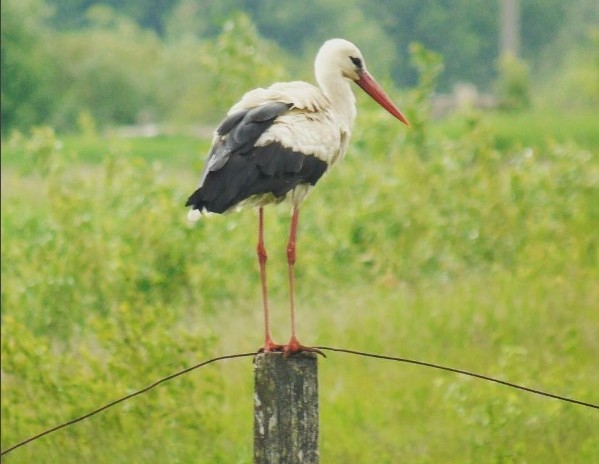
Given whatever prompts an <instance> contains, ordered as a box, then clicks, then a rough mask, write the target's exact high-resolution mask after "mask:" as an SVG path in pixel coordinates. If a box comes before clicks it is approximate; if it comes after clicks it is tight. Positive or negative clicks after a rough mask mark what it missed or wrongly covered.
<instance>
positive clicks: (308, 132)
mask: <svg viewBox="0 0 599 464" xmlns="http://www.w3.org/2000/svg"><path fill="white" fill-rule="evenodd" d="M314 68H315V74H316V81H317V82H318V85H319V87H315V86H313V85H311V84H308V83H306V82H300V81H295V82H285V83H276V84H273V85H272V86H270V87H269V88H267V89H263V88H258V89H255V90H252V91H250V92H248V93H246V94H245V95H244V96H243V98H242V99H241V100H240V101H239V102H238V103H236V104H235V105H233V107H232V108H231V109H230V110H229V112H228V113H227V117H226V118H225V119H224V121H223V122H222V123H221V124H220V126H219V127H218V128H217V129H216V132H215V134H214V140H213V145H212V148H211V150H210V152H209V154H208V158H207V161H206V166H205V168H204V172H203V174H202V176H201V180H200V185H199V187H198V189H197V190H196V191H195V192H194V193H193V194H192V195H191V196H190V197H189V199H188V200H187V203H186V206H191V210H190V211H189V214H188V217H189V219H190V220H192V221H194V220H197V219H198V218H199V217H200V215H201V214H202V213H207V212H212V213H224V212H226V211H229V210H231V209H234V208H236V207H238V206H242V205H247V204H250V205H254V206H257V207H258V214H259V222H258V224H259V225H258V246H257V252H258V262H259V264H260V277H261V281H262V297H263V305H264V332H265V341H264V347H263V348H262V350H263V351H266V352H268V351H283V352H284V353H285V354H286V355H288V354H290V353H297V352H300V351H317V350H316V349H314V348H310V347H305V346H303V345H301V344H300V342H299V341H298V339H297V336H296V332H295V302H294V264H295V242H296V233H297V223H298V217H299V206H300V204H301V202H302V200H303V199H304V198H305V197H306V195H307V194H308V192H309V191H310V190H311V189H312V187H313V186H314V185H315V184H316V182H318V180H319V179H320V178H321V177H322V175H323V174H324V173H325V172H326V171H327V170H328V169H329V168H330V167H331V166H333V165H334V164H335V163H336V162H337V161H339V160H340V159H341V158H343V156H344V155H345V152H346V151H347V147H348V144H349V139H350V135H351V131H352V126H353V123H354V119H355V117H356V100H355V97H354V94H353V93H352V89H351V87H350V82H352V81H353V82H355V83H356V84H358V85H359V86H360V87H361V88H362V89H363V90H364V91H365V92H367V93H368V94H369V95H370V96H371V97H372V98H373V99H374V100H376V101H377V102H378V103H379V104H380V105H381V106H382V107H383V108H385V109H386V110H387V111H388V112H389V113H391V114H392V115H393V116H395V117H396V118H397V119H399V120H400V121H401V122H403V123H404V124H406V125H409V123H408V120H407V119H406V118H405V116H404V115H403V114H402V113H401V111H399V109H398V108H397V107H396V106H395V105H394V104H393V103H392V102H391V100H390V99H389V97H388V96H387V94H386V93H385V91H384V90H383V89H382V88H381V86H380V85H379V84H378V83H377V82H376V81H375V80H374V79H373V78H372V77H371V75H370V74H369V73H368V71H367V70H366V63H365V62H364V58H363V56H362V53H361V52H360V50H358V48H357V47H356V46H355V45H354V44H352V43H351V42H348V41H347V40H343V39H332V40H328V41H326V42H325V43H324V44H323V45H322V47H321V48H320V50H319V51H318V54H317V55H316V60H315V63H314ZM284 200H287V201H289V202H290V203H291V205H292V207H293V215H292V219H291V228H290V233H289V242H288V245H287V263H288V269H289V287H290V288H289V291H290V304H291V338H290V340H289V342H288V343H287V344H286V345H278V344H276V343H274V342H273V340H272V338H271V335H270V327H269V315H268V298H267V287H266V259H267V254H266V249H265V247H264V238H263V224H264V211H263V207H264V206H265V205H267V204H271V203H279V202H282V201H284Z"/></svg>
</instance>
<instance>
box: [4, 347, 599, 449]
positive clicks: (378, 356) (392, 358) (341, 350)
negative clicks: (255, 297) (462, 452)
mask: <svg viewBox="0 0 599 464" xmlns="http://www.w3.org/2000/svg"><path fill="white" fill-rule="evenodd" d="M315 348H317V349H320V350H325V351H327V350H328V351H336V352H339V353H348V354H354V355H358V356H365V357H369V358H376V359H386V360H389V361H399V362H403V363H408V364H416V365H419V366H424V367H432V368H434V369H440V370H443V371H448V372H455V373H457V374H463V375H468V376H470V377H476V378H479V379H482V380H487V381H489V382H495V383H498V384H501V385H506V386H508V387H512V388H516V389H518V390H523V391H526V392H529V393H534V394H537V395H541V396H545V397H549V398H554V399H557V400H561V401H566V402H568V403H573V404H578V405H580V406H586V407H589V408H594V409H599V405H597V404H593V403H587V402H585V401H580V400H576V399H573V398H567V397H565V396H560V395H555V394H553V393H547V392H544V391H541V390H535V389H534V388H529V387H525V386H522V385H517V384H515V383H512V382H506V381H504V380H499V379H495V378H493V377H489V376H486V375H482V374H476V373H474V372H469V371H465V370H463V369H455V368H453V367H447V366H442V365H440V364H433V363H429V362H425V361H417V360H414V359H408V358H400V357H398V356H386V355H381V354H375V353H367V352H364V351H357V350H349V349H345V348H334V347H330V346H318V347H315ZM248 356H256V352H251V353H238V354H230V355H225V356H218V357H216V358H212V359H209V360H208V361H203V362H201V363H198V364H195V365H193V366H191V367H188V368H186V369H183V370H182V371H179V372H176V373H174V374H171V375H168V376H166V377H163V378H162V379H160V380H157V381H156V382H154V383H153V384H151V385H148V386H147V387H145V388H142V389H141V390H138V391H136V392H133V393H130V394H129V395H126V396H123V397H122V398H119V399H116V400H114V401H111V402H110V403H107V404H105V405H104V406H102V407H100V408H97V409H94V410H93V411H91V412H88V413H87V414H84V415H83V416H80V417H77V418H75V419H72V420H70V421H68V422H65V423H63V424H60V425H57V426H56V427H52V428H50V429H48V430H45V431H43V432H41V433H38V434H37V435H34V436H32V437H30V438H27V439H26V440H23V441H21V442H19V443H17V444H16V445H13V446H11V447H10V448H7V449H5V450H3V451H1V452H0V456H4V455H6V454H8V453H10V452H11V451H13V450H15V449H17V448H20V447H21V446H23V445H26V444H27V443H30V442H32V441H35V440H37V439H39V438H41V437H43V436H45V435H48V434H50V433H53V432H56V431H57V430H60V429H62V428H64V427H68V426H70V425H73V424H75V423H77V422H80V421H82V420H84V419H87V418H89V417H91V416H94V415H96V414H98V413H100V412H102V411H104V410H106V409H108V408H110V407H112V406H115V405H117V404H119V403H122V402H123V401H126V400H129V399H131V398H134V397H135V396H138V395H141V394H142V393H145V392H147V391H148V390H151V389H152V388H154V387H157V386H158V385H160V384H161V383H164V382H166V381H168V380H172V379H174V378H175V377H179V376H180V375H183V374H187V373H188V372H191V371H193V370H195V369H198V368H199V367H202V366H205V365H207V364H211V363H213V362H216V361H222V360H224V359H233V358H242V357H248Z"/></svg>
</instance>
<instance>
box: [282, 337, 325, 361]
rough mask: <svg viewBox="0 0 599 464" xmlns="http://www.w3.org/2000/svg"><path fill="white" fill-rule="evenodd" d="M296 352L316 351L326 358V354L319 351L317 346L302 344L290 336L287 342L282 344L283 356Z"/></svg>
mask: <svg viewBox="0 0 599 464" xmlns="http://www.w3.org/2000/svg"><path fill="white" fill-rule="evenodd" d="M297 353H316V354H319V355H321V356H322V357H324V358H326V357H327V355H326V354H324V353H323V352H322V351H320V350H319V349H318V348H314V347H312V346H304V345H302V344H301V343H300V342H299V340H298V339H297V338H296V337H291V339H290V340H289V343H287V345H284V346H283V356H285V357H288V356H289V355H293V354H297Z"/></svg>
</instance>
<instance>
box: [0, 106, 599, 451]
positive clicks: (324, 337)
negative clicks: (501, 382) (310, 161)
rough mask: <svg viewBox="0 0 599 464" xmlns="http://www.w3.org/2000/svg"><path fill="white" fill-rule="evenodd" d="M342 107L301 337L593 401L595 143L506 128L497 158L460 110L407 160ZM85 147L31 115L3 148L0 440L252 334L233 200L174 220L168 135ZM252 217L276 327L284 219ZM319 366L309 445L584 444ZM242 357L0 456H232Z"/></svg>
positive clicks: (512, 418)
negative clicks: (150, 146) (33, 121)
mask: <svg viewBox="0 0 599 464" xmlns="http://www.w3.org/2000/svg"><path fill="white" fill-rule="evenodd" d="M359 118H360V120H359V121H358V128H359V129H358V130H357V131H356V139H355V141H354V143H353V144H352V148H351V150H350V153H349V155H348V157H347V158H346V159H345V160H344V162H343V163H342V164H340V165H339V166H338V167H336V168H335V170H334V171H333V172H331V173H330V174H328V175H327V177H326V178H325V179H323V181H322V184H319V185H318V187H317V188H316V191H315V193H314V195H313V196H311V197H310V198H309V199H308V200H307V201H306V203H305V207H304V208H303V214H302V217H301V221H300V241H299V261H298V266H297V273H298V276H297V285H298V295H297V299H298V304H299V315H298V316H299V324H300V335H301V337H302V338H303V340H304V342H306V343H326V344H331V345H340V346H348V347H354V348H362V349H367V350H373V351H377V352H387V353H395V354H401V355H404V356H408V357H409V356H412V357H416V358H419V359H425V360H429V361H433V362H435V361H436V362H442V363H445V364H450V365H455V366H458V367H464V368H469V369H473V370H477V371H480V372H485V373H487V374H490V375H496V376H498V377H500V378H504V379H508V380H512V381H516V382H519V383H523V384H528V385H531V386H534V387H538V388H545V389H548V390H551V391H554V392H557V393H561V394H565V395H570V396H575V397H579V398H582V399H585V400H587V401H594V402H597V401H599V398H598V397H597V391H599V388H597V387H598V386H599V376H598V373H597V370H596V369H595V366H596V359H597V356H598V355H599V340H598V339H597V337H596V334H597V330H598V329H599V313H598V312H597V311H596V301H598V300H599V286H598V285H597V282H599V236H598V235H597V226H598V224H599V208H598V205H599V182H598V179H599V163H598V162H597V151H596V150H588V149H585V148H582V147H580V146H576V145H574V144H564V143H553V144H552V143H550V142H547V144H546V145H545V146H543V147H542V148H539V147H535V146H530V147H526V146H524V147H523V146H519V143H518V141H517V140H515V141H513V142H512V143H511V144H510V145H509V146H508V148H506V149H504V150H502V151H498V150H497V149H496V148H495V145H494V143H493V137H494V133H493V128H492V127H490V126H488V125H487V124H486V123H485V121H484V119H480V118H476V117H472V119H471V120H470V122H469V125H468V126H466V127H465V128H464V129H463V130H462V131H461V132H460V136H459V137H457V138H450V137H447V136H445V135H442V134H439V133H437V132H435V131H429V132H428V133H427V152H426V154H427V155H426V156H423V152H422V146H421V144H420V143H419V142H418V141H416V140H414V139H412V138H410V137H405V131H404V130H403V129H402V128H401V127H400V126H399V125H398V124H397V123H394V122H393V121H392V120H391V118H387V117H384V113H383V112H382V111H381V110H380V109H378V108H371V107H369V106H365V107H363V108H362V111H361V112H360V116H359ZM367 122H370V124H366V123H367ZM91 143H95V144H96V145H97V147H98V148H97V149H98V150H103V152H104V157H103V158H102V159H99V160H98V158H96V157H95V155H93V156H92V157H90V158H87V159H80V160H79V159H78V153H77V151H76V150H74V147H77V145H76V144H75V143H74V142H73V141H70V142H64V143H63V142H61V141H60V140H59V139H58V138H57V137H56V135H55V134H54V132H53V131H52V130H50V129H47V128H46V129H36V130H34V131H32V132H31V133H29V134H21V135H15V136H13V137H12V138H11V139H10V140H9V141H7V142H6V144H5V145H4V146H3V162H4V166H5V167H6V166H8V169H5V170H3V179H2V181H3V182H2V185H3V194H2V195H3V201H2V216H1V220H2V256H3V259H2V277H3V285H2V360H3V362H2V369H3V375H2V448H5V447H6V446H9V445H11V444H13V443H15V442H16V441H18V440H20V439H22V438H24V437H26V436H28V435H31V434H33V433H36V432H38V431H40V430H41V429H43V428H44V427H49V426H52V425H55V424H56V423H58V422H61V421H63V420H67V419H70V418H72V417H74V416H77V415H78V414H81V413H84V412H87V411H88V410H90V409H93V408H94V407H96V406H98V405H101V404H104V403H106V402H107V401H109V400H111V399H113V398H115V397H118V396H121V395H124V394H126V393H129V392H131V391H132V390H134V389H137V388H141V387H143V386H145V385H147V384H149V383H151V382H153V381H154V380H156V379H157V378H159V377H162V376H163V375H167V374H169V373H171V372H174V371H176V370H177V369H179V368H181V367H183V366H186V365H191V364H193V363H194V362H197V361H200V360H202V359H206V358H208V357H210V356H212V355H214V354H219V353H224V352H237V351H245V350H251V349H253V348H256V347H257V346H259V344H260V342H261V326H260V324H261V315H260V311H261V309H260V308H261V304H260V291H259V283H258V278H257V271H256V262H255V252H254V247H255V233H254V231H255V228H256V217H255V215H254V214H252V212H251V211H245V212H244V213H240V214H235V213H232V214H230V215H227V216H222V217H221V216H216V217H212V218H209V219H208V218H207V219H205V220H204V219H203V220H202V221H200V223H199V224H197V226H195V227H190V226H189V225H187V224H186V222H185V210H184V208H183V207H182V205H183V203H184V200H185V198H186V194H188V193H189V192H190V191H191V189H192V188H193V185H194V183H195V176H196V175H197V172H198V170H199V167H200V166H199V161H198V160H197V159H195V158H197V155H195V154H193V153H192V152H190V151H188V150H184V149H180V150H181V151H180V153H179V154H178V155H177V164H176V165H175V166H170V163H169V161H168V157H167V156H164V157H163V161H162V163H169V165H168V166H167V165H166V164H165V165H163V164H162V163H160V162H158V161H157V157H156V155H155V154H153V153H151V151H150V153H149V155H148V156H147V158H142V157H138V156H135V155H134V154H133V153H136V152H137V151H142V152H143V151H144V150H143V146H144V145H143V144H140V145H139V146H138V147H137V148H136V149H135V150H133V149H132V148H129V147H127V146H126V145H118V144H116V145H112V144H111V142H106V141H105V139H103V138H101V137H99V136H98V135H94V133H93V131H91V132H90V133H89V134H88V135H87V141H84V142H81V144H80V146H81V147H85V146H87V145H86V144H91ZM13 157H19V158H25V159H27V160H28V161H27V162H26V163H22V162H20V160H13ZM94 160H95V161H94ZM185 160H186V161H185ZM84 161H85V163H84ZM196 163H197V169H195V170H194V172H190V171H189V169H182V168H181V167H177V166H192V165H195V164H196ZM167 167H168V168H167ZM266 220H267V223H266V228H267V231H266V237H267V248H268V250H269V252H270V257H271V259H270V260H269V271H270V272H269V285H270V289H271V298H272V307H273V316H274V320H273V327H274V331H275V336H276V338H277V339H284V338H285V337H286V336H287V329H286V328H287V326H288V320H287V310H286V307H287V301H286V300H287V278H286V273H285V260H284V249H285V240H286V236H287V227H288V221H289V216H288V214H287V211H286V208H285V207H279V208H272V209H269V210H268V213H267V216H266ZM321 369H322V372H321V398H322V399H321V401H322V456H323V460H327V461H330V462H373V461H376V462H389V463H391V462H395V461H396V459H397V457H398V456H402V457H403V458H404V459H407V460H410V461H411V462H423V463H424V462H431V463H432V462H439V461H443V462H463V461H464V459H466V458H467V460H470V461H472V462H480V461H502V460H520V461H530V462H551V461H552V460H553V457H554V456H556V455H563V456H568V462H572V463H586V462H592V461H593V460H596V459H597V458H598V457H599V449H598V448H597V445H596V442H595V440H593V431H594V429H595V428H596V423H597V420H596V417H595V415H594V413H593V412H592V411H587V410H584V409H579V408H577V407H574V406H568V405H563V404H560V403H556V402H553V401H551V400H544V399H533V398H530V397H528V396H525V395H524V394H522V393H515V392H512V391H509V390H507V389H501V388H500V387H497V386H491V385H486V384H482V383H479V382H474V381H469V380H466V379H461V378H458V377H455V376H450V375H442V374H439V373H432V372H430V371H427V370H415V368H410V367H407V366H404V367H400V366H389V365H383V364H381V363H368V362H366V361H365V360H360V359H352V358H343V357H341V356H334V357H331V358H330V359H328V360H327V361H326V362H324V364H323V365H322V367H321ZM251 372H252V371H251V363H249V362H247V363H243V362H242V361H238V362H233V361H232V362H231V363H230V364H223V365H222V366H218V367H214V366H213V367H209V368H206V369H203V370H202V371H198V372H195V373H193V374H189V375H188V376H186V377H184V378H180V379H176V380H173V381H172V382H170V383H169V384H166V385H163V386H161V387H160V388H158V389H156V390H154V391H153V392H152V393H150V394H148V395H145V396H143V397H141V398H137V399H135V400H132V401H131V402H130V403H127V404H126V405H123V406H119V407H116V408H114V409H112V410H110V411H107V412H105V413H103V414H102V415H99V416H97V417H94V418H92V419H90V420H89V421H86V422H84V423H81V424H77V425H75V426H73V427H72V428H70V429H68V430H64V431H61V432H58V433H56V434H54V435H52V436H50V437H46V438H44V439H42V440H39V441H38V442H36V443H34V444H32V445H30V446H28V447H26V448H23V449H20V450H17V451H15V452H14V454H13V455H11V456H10V458H11V462H32V461H35V462H42V463H43V462H56V461H62V462H70V461H86V462H111V463H112V462H140V461H142V460H143V461H144V462H147V461H150V462H156V461H158V462H162V461H171V462H251V446H252V444H251V443H252V441H251V398H252V397H251V388H252V382H251ZM373 393H374V394H373ZM398 437H399V438H398ZM364 444H367V446H364ZM465 456H466V458H465Z"/></svg>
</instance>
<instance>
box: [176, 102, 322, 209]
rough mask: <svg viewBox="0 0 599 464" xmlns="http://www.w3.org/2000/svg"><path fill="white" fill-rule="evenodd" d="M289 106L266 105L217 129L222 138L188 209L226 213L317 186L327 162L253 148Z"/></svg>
mask: <svg viewBox="0 0 599 464" xmlns="http://www.w3.org/2000/svg"><path fill="white" fill-rule="evenodd" d="M290 106H291V105H288V104H286V103H267V104H265V105H261V106H259V107H257V108H253V109H251V110H248V111H242V112H239V113H234V114H232V115H231V116H229V117H227V118H226V119H225V120H224V121H223V122H222V123H221V125H220V126H219V128H218V129H217V133H218V135H220V136H221V137H222V138H221V139H220V140H218V141H217V142H216V144H215V145H214V147H213V148H212V150H211V152H210V154H209V158H208V162H207V165H206V168H205V170H204V174H203V176H202V182H201V184H200V187H199V188H198V189H197V190H196V191H195V192H194V193H193V194H192V195H191V196H190V197H189V199H188V200H187V203H186V206H192V207H193V209H199V210H204V209H205V210H207V211H211V212H215V213H222V212H225V211H227V210H228V209H230V208H231V207H233V206H235V205H237V204H238V203H240V202H242V201H243V200H245V199H247V198H250V197H252V196H254V195H262V194H266V193H270V194H272V195H274V196H275V197H283V196H284V195H285V194H287V192H289V191H290V190H292V189H294V188H295V187H297V186H298V185H299V184H311V185H314V184H316V182H317V181H318V180H319V179H320V177H321V176H322V175H323V174H324V172H325V171H326V169H327V164H326V163H325V162H324V161H323V160H320V159H318V158H316V157H315V156H313V155H305V154H303V153H300V152H297V151H294V150H292V149H290V148H287V147H285V146H283V145H282V144H280V143H277V142H273V143H271V144H269V145H266V146H262V147H256V146H254V145H255V143H256V141H257V140H258V139H259V138H260V136H261V135H262V134H263V133H264V131H266V130H267V129H268V128H269V127H270V126H271V125H272V124H273V122H274V121H275V119H276V118H277V117H278V116H279V115H281V114H282V113H284V112H285V111H287V110H288V109H289V108H290Z"/></svg>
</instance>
